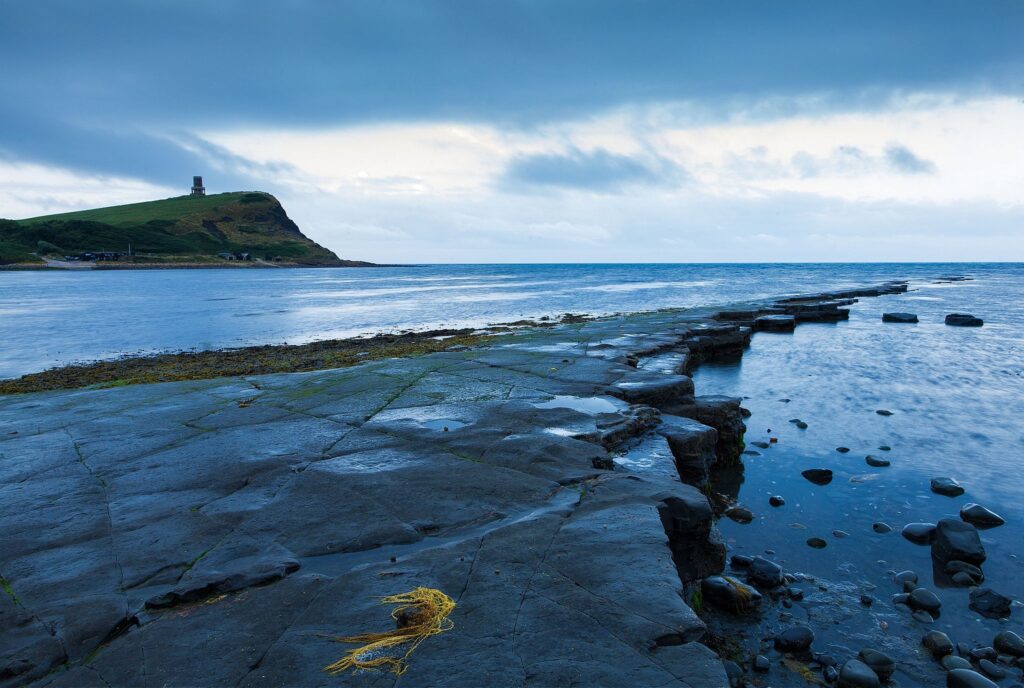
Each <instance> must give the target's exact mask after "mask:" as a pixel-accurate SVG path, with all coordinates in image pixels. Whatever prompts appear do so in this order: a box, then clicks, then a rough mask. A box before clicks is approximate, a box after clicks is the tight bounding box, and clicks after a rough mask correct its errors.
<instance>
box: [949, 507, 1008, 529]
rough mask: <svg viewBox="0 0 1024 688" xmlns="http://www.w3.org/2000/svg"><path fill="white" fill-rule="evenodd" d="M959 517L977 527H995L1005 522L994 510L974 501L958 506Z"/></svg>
mask: <svg viewBox="0 0 1024 688" xmlns="http://www.w3.org/2000/svg"><path fill="white" fill-rule="evenodd" d="M960 518H962V519H963V520H965V521H967V522H968V523H970V524H971V525H973V526H976V527H978V528H995V527H996V526H1001V525H1003V524H1004V523H1006V521H1005V520H1004V519H1003V517H1002V516H1000V515H999V514H997V513H996V512H994V511H991V510H989V509H986V508H985V507H983V506H982V505H981V504H975V503H974V502H968V503H967V504H964V505H963V506H962V507H960Z"/></svg>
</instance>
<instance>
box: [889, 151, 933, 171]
mask: <svg viewBox="0 0 1024 688" xmlns="http://www.w3.org/2000/svg"><path fill="white" fill-rule="evenodd" d="M885 159H886V161H887V162H888V163H889V166H890V167H892V168H893V169H894V170H896V171H898V172H903V173H906V174H934V173H935V163H933V162H932V161H930V160H925V159H923V158H919V157H917V155H915V154H914V151H912V150H910V149H909V148H907V147H906V146H903V145H900V144H898V143H893V144H890V145H889V146H887V147H886V149H885Z"/></svg>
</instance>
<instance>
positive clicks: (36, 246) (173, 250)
mask: <svg viewBox="0 0 1024 688" xmlns="http://www.w3.org/2000/svg"><path fill="white" fill-rule="evenodd" d="M129 245H131V248H132V252H133V254H135V255H134V258H133V259H131V260H134V261H135V262H168V261H170V262H200V263H201V262H206V261H210V260H214V261H216V260H220V259H219V258H218V257H217V256H218V254H220V253H232V254H235V253H249V254H251V255H252V256H254V257H256V258H259V259H267V260H271V261H276V262H285V263H292V264H300V265H342V264H343V263H342V261H341V260H340V259H339V258H338V257H337V256H336V255H335V254H334V253H332V252H331V251H329V250H328V249H326V248H324V247H323V246H320V245H319V244H317V243H316V242H314V241H312V240H311V239H309V238H307V237H306V236H305V235H303V234H302V232H301V231H300V230H299V228H298V226H296V224H295V223H294V222H292V220H291V218H289V217H288V214H287V213H286V212H285V210H284V208H283V207H282V206H281V204H280V203H279V202H278V200H277V199H276V198H274V197H273V196H272V195H270V194H268V193H263V192H256V191H238V192H232V193H222V194H215V195H211V196H197V197H193V196H179V197H177V198H167V199H164V200H160V201H147V202H145V203H130V204H128V205H118V206H112V207H109V208H96V209H93V210H80V211H76V212H71V213H60V214H57V215H44V216H41V217H30V218H27V219H24V220H0V264H10V263H26V262H36V263H38V262H40V261H39V257H38V256H43V255H45V256H49V257H53V258H60V257H62V256H64V255H77V254H80V253H86V252H93V253H95V252H99V251H115V252H126V251H127V250H128V247H129ZM33 254H36V255H33ZM119 262H124V261H119Z"/></svg>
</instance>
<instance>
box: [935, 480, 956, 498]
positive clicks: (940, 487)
mask: <svg viewBox="0 0 1024 688" xmlns="http://www.w3.org/2000/svg"><path fill="white" fill-rule="evenodd" d="M931 488H932V492H934V493H935V494H940V495H944V496H946V497H959V496H960V495H962V494H963V493H964V488H963V487H962V486H961V485H960V483H958V482H957V481H955V480H953V479H952V478H932V482H931Z"/></svg>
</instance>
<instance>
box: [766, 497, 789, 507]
mask: <svg viewBox="0 0 1024 688" xmlns="http://www.w3.org/2000/svg"><path fill="white" fill-rule="evenodd" d="M768 503H769V504H771V505H772V506H783V505H784V504H785V503H786V500H785V499H783V498H782V497H780V496H779V495H772V496H771V497H769V498H768Z"/></svg>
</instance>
